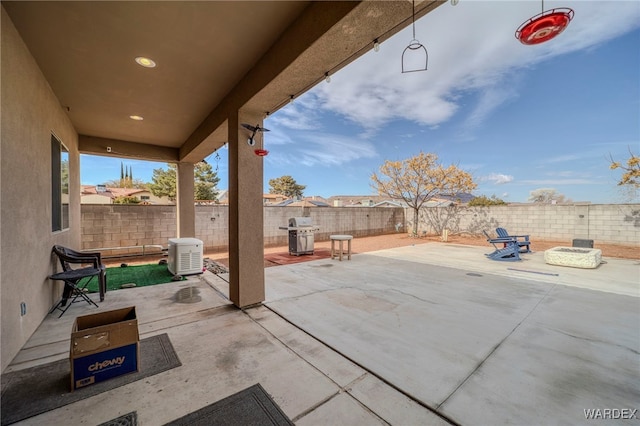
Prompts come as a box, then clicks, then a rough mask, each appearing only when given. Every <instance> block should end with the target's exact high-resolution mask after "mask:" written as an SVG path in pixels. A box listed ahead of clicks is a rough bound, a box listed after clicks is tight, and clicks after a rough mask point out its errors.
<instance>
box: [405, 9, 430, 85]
mask: <svg viewBox="0 0 640 426" xmlns="http://www.w3.org/2000/svg"><path fill="white" fill-rule="evenodd" d="M412 4H413V14H412V16H411V18H412V23H413V39H412V40H411V41H410V42H409V45H408V46H407V47H405V48H404V50H403V51H402V72H403V73H407V72H415V71H426V70H427V62H428V61H429V55H428V53H427V48H426V47H424V46H423V45H422V44H421V43H420V42H419V41H418V40H417V39H416V1H415V0H413V2H412ZM406 53H410V55H408V56H407V58H410V57H413V58H414V59H413V60H412V62H413V66H411V65H410V64H407V65H406V66H405V54H406ZM422 58H424V68H423V67H422Z"/></svg>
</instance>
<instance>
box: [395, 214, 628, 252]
mask: <svg viewBox="0 0 640 426" xmlns="http://www.w3.org/2000/svg"><path fill="white" fill-rule="evenodd" d="M406 217H407V220H408V221H411V220H412V219H413V212H412V210H410V209H407V211H406ZM419 220H420V223H419V227H418V229H419V232H420V233H422V232H423V231H426V232H427V233H429V234H440V233H441V232H442V229H444V228H446V229H448V230H449V232H450V233H461V234H473V235H482V231H483V230H486V231H487V232H489V233H490V234H491V235H495V228H496V227H503V228H506V229H507V230H508V231H509V233H510V234H529V235H531V238H532V239H535V238H538V239H541V240H561V241H562V240H564V241H567V242H569V243H570V242H571V241H572V240H573V239H575V238H583V239H590V240H594V241H595V242H596V243H607V244H623V245H633V246H638V245H640V204H556V205H551V204H544V205H540V204H529V205H511V206H492V207H452V208H436V209H433V208H432V209H423V210H422V211H421V214H420V219H419ZM407 229H412V224H411V223H410V222H409V223H407Z"/></svg>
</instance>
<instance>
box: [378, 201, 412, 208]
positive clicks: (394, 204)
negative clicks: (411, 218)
mask: <svg viewBox="0 0 640 426" xmlns="http://www.w3.org/2000/svg"><path fill="white" fill-rule="evenodd" d="M371 207H406V204H404V203H401V202H399V201H391V200H384V201H380V202H379V203H376V204H374V205H372V206H371Z"/></svg>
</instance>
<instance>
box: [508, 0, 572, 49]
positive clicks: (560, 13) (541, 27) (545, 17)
mask: <svg viewBox="0 0 640 426" xmlns="http://www.w3.org/2000/svg"><path fill="white" fill-rule="evenodd" d="M573 15H574V12H573V9H569V8H567V7H560V8H555V9H549V10H547V11H545V10H544V0H542V13H539V14H537V15H536V16H534V17H533V18H531V19H529V20H528V21H526V22H524V23H523V24H522V25H520V27H518V29H517V30H516V34H515V35H516V38H517V39H518V40H520V43H522V44H526V45H533V44H540V43H544V42H545V41H549V40H551V39H552V38H554V37H556V36H557V35H558V34H560V33H561V32H562V31H564V29H565V28H566V27H567V25H569V22H571V20H572V19H573Z"/></svg>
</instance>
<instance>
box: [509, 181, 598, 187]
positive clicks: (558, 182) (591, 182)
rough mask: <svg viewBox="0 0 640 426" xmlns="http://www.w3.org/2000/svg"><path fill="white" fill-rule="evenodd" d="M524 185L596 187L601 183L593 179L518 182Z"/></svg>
mask: <svg viewBox="0 0 640 426" xmlns="http://www.w3.org/2000/svg"><path fill="white" fill-rule="evenodd" d="M518 182H519V183H521V184H523V185H556V186H558V185H595V184H598V183H600V182H598V181H595V180H592V179H531V180H522V181H518Z"/></svg>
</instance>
